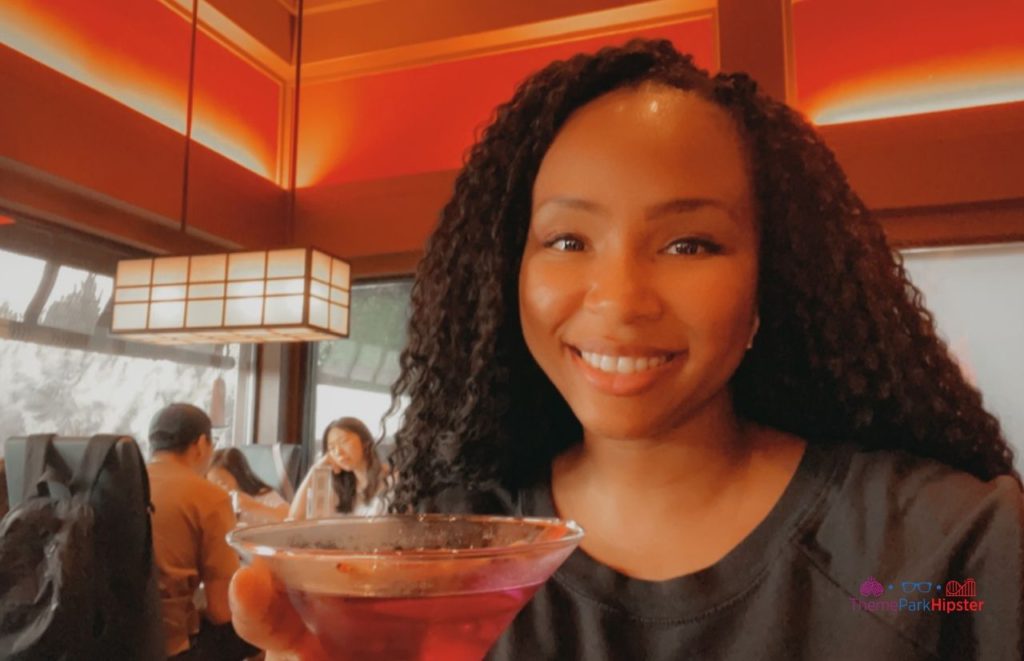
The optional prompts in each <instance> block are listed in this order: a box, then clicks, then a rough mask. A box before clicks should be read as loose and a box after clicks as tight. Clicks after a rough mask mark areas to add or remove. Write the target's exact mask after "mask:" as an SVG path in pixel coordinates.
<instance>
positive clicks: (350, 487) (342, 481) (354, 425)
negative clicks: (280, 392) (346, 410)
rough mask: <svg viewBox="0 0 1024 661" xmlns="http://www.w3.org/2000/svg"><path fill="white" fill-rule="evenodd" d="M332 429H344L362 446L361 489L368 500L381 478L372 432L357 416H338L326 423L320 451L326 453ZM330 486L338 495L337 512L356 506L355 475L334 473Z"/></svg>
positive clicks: (379, 462) (344, 512)
mask: <svg viewBox="0 0 1024 661" xmlns="http://www.w3.org/2000/svg"><path fill="white" fill-rule="evenodd" d="M332 429H344V430H345V431H350V432H352V433H353V434H355V435H356V436H358V437H359V442H360V443H361V444H362V446H363V460H364V461H365V462H366V487H365V488H364V489H363V499H364V500H368V499H369V498H371V497H373V496H375V495H376V494H377V492H378V491H379V490H380V487H381V480H382V479H383V473H384V471H383V468H382V467H381V461H380V458H379V457H378V456H377V449H376V447H375V444H374V441H373V434H371V433H370V430H369V429H367V427H366V425H365V424H363V422H362V421H361V420H360V419H359V418H338V419H337V420H335V421H333V422H331V424H329V425H327V429H325V430H324V436H323V438H322V439H321V441H320V446H321V451H322V452H323V453H324V454H326V453H327V435H328V434H330V433H331V430H332ZM331 486H332V487H333V488H334V493H335V494H337V496H338V510H337V511H338V512H340V513H343V514H348V513H349V512H351V511H352V510H353V509H355V506H356V476H355V474H354V473H351V472H349V471H342V472H340V473H335V474H334V475H333V476H332V478H331Z"/></svg>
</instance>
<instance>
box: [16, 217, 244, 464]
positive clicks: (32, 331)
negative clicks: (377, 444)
mask: <svg viewBox="0 0 1024 661" xmlns="http://www.w3.org/2000/svg"><path fill="white" fill-rule="evenodd" d="M137 255H138V253H137V252H135V251H132V250H131V249H128V248H124V247H121V246H118V245H115V244H110V243H107V242H102V241H99V240H97V239H94V238H92V237H85V236H81V235H78V234H77V233H73V232H71V231H70V230H65V229H60V228H54V227H49V226H46V225H42V224H39V223H35V222H32V221H30V220H27V219H21V218H18V219H16V220H15V222H13V223H10V224H6V225H3V226H0V273H3V274H4V277H3V278H0V370H2V371H3V375H4V378H3V379H0V441H2V440H3V439H6V438H9V437H11V436H21V435H24V434H33V433H49V432H52V433H58V434H61V435H66V436H87V435H91V434H94V433H97V432H111V433H121V434H127V435H131V436H132V437H134V438H135V439H136V441H138V442H139V444H140V445H141V446H142V447H143V449H146V448H147V447H148V439H147V435H148V429H149V420H150V418H151V417H152V415H153V414H154V413H155V412H156V411H157V410H158V409H159V408H160V407H162V406H163V405H165V404H167V403H170V402H175V401H180V402H189V403H192V404H195V405H196V406H199V407H201V408H203V409H204V410H206V411H207V412H209V413H210V416H211V418H212V419H213V422H214V437H215V438H214V440H215V442H219V443H222V444H242V443H245V442H248V441H249V439H250V436H251V434H252V432H251V428H250V426H251V425H250V420H251V408H252V403H251V402H252V393H253V387H252V375H253V370H252V363H253V351H252V346H251V345H239V344H218V345H192V346H188V347H177V346H156V345H150V344H142V343H136V342H128V341H125V340H123V339H121V338H118V337H116V336H112V335H111V334H110V319H111V306H112V302H111V298H112V297H111V294H112V291H113V275H114V272H115V269H116V266H117V260H118V259H121V258H124V257H133V256H137Z"/></svg>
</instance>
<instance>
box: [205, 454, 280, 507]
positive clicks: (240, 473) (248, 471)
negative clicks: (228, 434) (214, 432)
mask: <svg viewBox="0 0 1024 661" xmlns="http://www.w3.org/2000/svg"><path fill="white" fill-rule="evenodd" d="M210 468H223V469H224V470H226V471H227V472H229V473H231V475H232V476H234V478H235V482H238V488H239V490H241V491H242V492H243V493H247V494H249V495H250V496H262V495H263V494H265V493H268V492H270V491H273V488H272V487H271V486H270V485H269V484H267V483H266V482H264V481H263V480H261V479H260V478H259V477H257V476H256V473H254V472H253V471H252V467H251V466H249V462H248V461H247V460H246V458H245V455H244V454H242V451H241V450H239V449H238V448H223V449H221V450H217V451H215V452H214V453H213V461H212V462H211V463H210Z"/></svg>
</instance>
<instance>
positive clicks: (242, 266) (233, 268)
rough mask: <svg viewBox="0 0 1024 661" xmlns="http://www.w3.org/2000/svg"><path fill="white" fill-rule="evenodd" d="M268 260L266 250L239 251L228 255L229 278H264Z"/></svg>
mask: <svg viewBox="0 0 1024 661" xmlns="http://www.w3.org/2000/svg"><path fill="white" fill-rule="evenodd" d="M266 261H267V253H265V252H239V253H234V254H231V255H228V280H255V279H257V278H259V279H262V278H263V277H264V267H265V266H266Z"/></svg>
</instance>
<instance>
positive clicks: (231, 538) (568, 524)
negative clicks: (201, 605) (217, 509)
mask: <svg viewBox="0 0 1024 661" xmlns="http://www.w3.org/2000/svg"><path fill="white" fill-rule="evenodd" d="M392 520H415V521H419V522H444V521H466V522H470V523H485V522H489V521H498V522H506V523H524V524H532V525H541V526H545V527H553V526H556V525H557V526H563V527H565V528H566V529H567V530H568V533H567V534H566V535H565V536H563V537H559V538H558V539H549V540H544V541H540V542H536V543H531V544H529V545H526V546H524V545H522V544H506V545H503V546H488V547H483V548H468V549H423V550H401V551H395V550H382V551H380V552H377V553H373V552H366V551H360V552H353V551H346V550H344V549H318V548H301V547H293V546H281V547H275V546H271V545H269V544H265V543H260V542H257V541H253V540H251V539H246V538H247V537H252V536H256V535H259V534H260V533H261V532H269V531H270V530H274V531H279V530H300V529H304V528H317V527H328V526H331V525H361V524H362V525H367V524H369V523H373V522H375V521H392ZM583 534H584V533H583V528H581V527H580V525H579V524H578V523H576V522H575V521H573V520H572V519H560V518H557V517H530V516H499V515H488V514H383V515H380V516H346V517H334V518H327V519H307V520H303V521H284V522H280V523H269V524H261V525H256V526H246V527H244V528H235V529H234V530H232V531H231V532H229V533H228V535H227V541H228V544H230V545H231V546H233V547H235V548H236V549H238V550H239V551H241V552H243V553H247V554H251V555H253V556H258V557H263V558H281V557H291V558H319V559H323V560H340V559H344V560H347V561H348V560H352V561H360V560H366V561H373V560H384V559H388V560H391V559H394V560H401V561H403V562H408V561H414V562H422V561H431V560H439V561H440V560H444V561H451V560H453V559H455V558H492V557H502V556H511V555H518V554H520V553H522V552H523V551H524V550H527V549H529V550H530V551H531V552H532V551H543V550H554V549H558V548H562V547H566V546H576V545H578V544H579V542H580V540H581V539H583Z"/></svg>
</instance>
